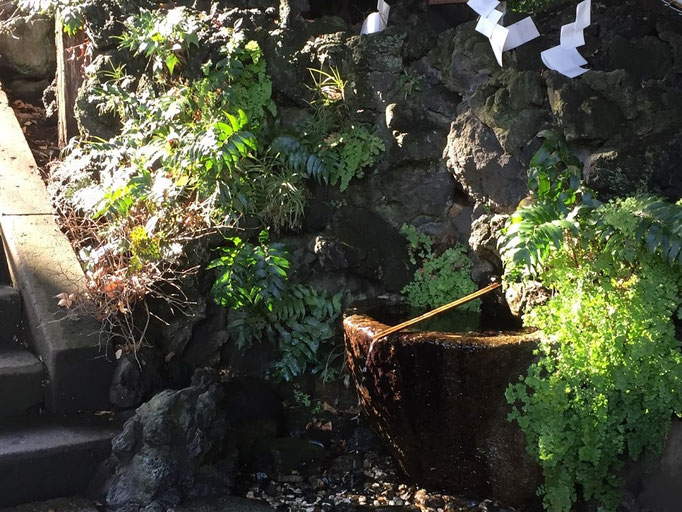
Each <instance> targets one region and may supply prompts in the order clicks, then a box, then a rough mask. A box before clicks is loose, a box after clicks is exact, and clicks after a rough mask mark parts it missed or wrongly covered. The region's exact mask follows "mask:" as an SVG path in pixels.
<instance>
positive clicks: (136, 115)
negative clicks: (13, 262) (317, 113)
mask: <svg viewBox="0 0 682 512" xmlns="http://www.w3.org/2000/svg"><path fill="white" fill-rule="evenodd" d="M212 15H213V14H211V15H206V14H201V13H197V12H194V11H191V10H189V9H184V8H174V9H170V10H168V11H155V12H150V11H144V10H142V11H141V12H140V13H139V14H136V15H135V16H132V17H131V18H129V19H128V20H126V22H125V27H126V30H125V31H124V33H123V35H122V36H121V38H120V42H121V50H122V51H128V52H130V53H131V58H132V57H134V56H136V55H137V56H138V57H140V58H142V59H145V60H148V61H149V66H147V68H146V70H145V72H144V73H143V74H142V75H141V76H131V75H128V74H127V73H126V68H125V65H117V64H116V63H113V62H112V65H111V71H109V72H106V73H104V74H103V76H102V77H101V78H102V80H106V81H105V82H104V83H102V84H101V85H100V86H99V87H96V88H95V89H94V90H92V91H91V98H92V101H94V102H95V104H96V105H97V106H98V108H99V109H100V111H102V112H112V113H114V114H115V115H116V116H117V117H118V119H119V120H120V124H121V129H120V133H119V134H118V135H116V136H114V137H112V138H111V139H109V140H94V141H88V142H85V143H82V144H81V145H80V146H79V147H76V149H75V151H74V152H73V155H72V156H73V157H74V158H77V157H79V156H85V157H87V161H88V162H90V164H91V165H92V168H91V169H90V172H89V173H88V174H87V175H81V178H80V179H78V180H76V181H75V182H72V183H70V185H69V186H70V190H69V191H65V192H63V194H62V195H61V196H60V197H61V199H62V204H61V205H60V207H61V209H62V211H63V212H65V214H66V215H67V217H68V218H71V219H74V218H75V217H76V215H78V216H81V217H84V219H85V221H83V220H79V221H77V222H76V223H69V222H68V221H67V224H68V226H67V229H69V230H70V231H71V234H72V238H75V239H76V240H77V241H78V242H77V245H78V246H79V247H78V248H79V250H80V254H81V256H82V258H83V262H84V265H85V267H86V271H87V276H88V278H89V292H90V293H89V295H90V299H91V303H92V304H94V308H95V311H94V314H95V316H97V317H98V318H99V319H100V320H103V321H104V322H105V323H111V324H112V327H111V330H112V331H117V332H118V334H119V335H121V336H123V338H124V339H125V340H127V341H128V343H129V344H130V345H131V346H132V347H133V348H135V347H137V346H138V345H139V343H141V342H142V340H143V338H144V334H145V332H146V328H145V326H144V324H143V325H142V326H141V327H140V328H137V327H135V322H134V321H133V318H134V316H133V309H134V306H135V305H136V304H138V303H140V302H142V301H144V299H145V297H147V296H151V297H158V298H161V299H163V300H165V301H167V302H169V303H170V304H171V305H172V306H173V308H174V309H177V308H179V309H182V306H183V304H184V305H186V299H184V298H183V295H182V290H181V288H180V287H179V286H178V284H177V282H175V281H176V279H177V278H178V277H179V276H182V275H183V274H184V272H185V270H182V269H181V267H180V258H181V256H182V253H183V248H184V246H185V244H186V243H187V242H188V241H189V240H193V239H196V238H197V237H201V236H202V235H204V234H206V233H209V232H211V231H212V230H215V229H216V228H220V227H225V226H235V225H237V224H238V223H239V221H240V219H241V218H243V217H244V216H247V215H248V216H256V217H258V218H261V219H263V222H272V223H273V224H274V227H275V229H281V228H284V227H288V226H289V225H290V224H291V225H297V224H298V222H299V221H300V215H301V212H302V209H303V206H302V201H303V198H304V195H303V193H302V192H301V191H300V188H297V187H301V180H300V179H299V177H298V176H296V175H294V174H293V173H290V172H289V170H288V168H287V167H286V166H285V165H284V164H282V163H280V162H279V160H274V159H272V158H267V155H266V156H262V155H259V146H258V135H259V134H260V132H261V130H262V128H261V126H262V124H263V123H264V122H265V116H266V113H267V112H274V104H273V103H272V100H271V99H270V91H271V81H270V79H269V77H268V76H267V74H266V73H265V67H264V66H265V64H264V62H263V61H262V58H261V57H262V55H261V53H260V49H259V48H258V45H257V44H256V43H254V42H250V41H247V40H246V39H245V38H244V36H243V35H242V34H241V33H240V32H239V31H238V30H237V29H228V28H221V29H220V30H221V34H222V36H223V37H224V38H225V40H226V41H227V42H225V43H224V44H223V45H222V47H221V48H219V50H218V51H217V53H219V54H220V56H221V60H219V61H218V62H216V63H215V64H214V63H212V62H211V61H208V60H207V61H205V62H204V63H203V65H201V66H199V67H197V66H195V67H194V68H192V69H188V66H186V64H187V63H188V59H189V55H190V52H191V51H194V50H195V49H196V47H197V41H204V40H205V39H206V38H207V37H209V36H211V37H213V35H214V34H213V32H214V27H215V20H212V19H211V18H210V16H212ZM218 41H220V39H218ZM212 44H215V43H212ZM247 90H253V91H256V92H257V94H256V93H254V95H253V96H249V98H248V99H249V101H246V100H245V97H246V93H245V92H244V91H247ZM249 115H251V116H252V118H253V120H252V119H250V118H249ZM167 285H170V286H167ZM169 290H170V291H169ZM118 298H120V300H117V299H118ZM144 308H146V306H144ZM121 315H122V316H123V317H124V318H120V317H121ZM145 323H146V322H145ZM121 330H123V331H124V332H123V333H121V332H120V331H121Z"/></svg>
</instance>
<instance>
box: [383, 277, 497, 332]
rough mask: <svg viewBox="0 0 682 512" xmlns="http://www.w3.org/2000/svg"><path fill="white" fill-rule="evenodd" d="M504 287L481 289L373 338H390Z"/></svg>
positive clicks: (495, 284)
mask: <svg viewBox="0 0 682 512" xmlns="http://www.w3.org/2000/svg"><path fill="white" fill-rule="evenodd" d="M500 286H502V285H501V284H500V283H493V284H491V285H488V286H486V287H485V288H481V289H480V290H478V291H476V292H474V293H472V294H471V295H467V296H466V297H462V298H461V299H457V300H456V301H454V302H451V303H450V304H445V306H441V307H439V308H436V309H434V310H432V311H429V312H428V313H424V314H423V315H421V316H418V317H417V318H413V319H412V320H408V321H407V322H403V323H402V324H398V325H396V326H393V327H389V328H388V329H386V330H385V331H381V332H380V333H378V334H375V335H374V336H373V337H372V340H373V341H377V340H378V339H381V338H384V337H386V336H388V335H389V334H393V333H394V332H398V331H402V330H403V329H405V328H406V327H410V326H411V325H414V324H417V323H419V322H421V321H423V320H426V319H427V318H431V317H432V316H436V315H438V314H440V313H442V312H443V311H447V310H448V309H452V308H456V307H457V306H461V305H462V304H466V303H467V302H471V301H472V300H474V299H478V298H479V297H480V296H482V295H485V294H486V293H488V292H491V291H493V290H496V289H497V288H499V287H500Z"/></svg>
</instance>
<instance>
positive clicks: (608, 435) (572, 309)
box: [500, 132, 682, 512]
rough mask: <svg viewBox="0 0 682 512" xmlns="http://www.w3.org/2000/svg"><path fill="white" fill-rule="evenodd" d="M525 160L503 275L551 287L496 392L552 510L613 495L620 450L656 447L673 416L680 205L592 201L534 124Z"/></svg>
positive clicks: (614, 498)
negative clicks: (526, 360)
mask: <svg viewBox="0 0 682 512" xmlns="http://www.w3.org/2000/svg"><path fill="white" fill-rule="evenodd" d="M540 135H541V136H543V137H544V138H545V143H544V144H543V146H542V148H541V149H540V151H539V152H538V153H537V155H536V156H535V158H534V159H533V161H532V162H531V169H530V173H529V187H530V189H531V190H532V191H533V199H534V202H533V204H531V205H529V206H524V207H522V208H520V209H518V210H517V211H516V212H515V213H514V214H513V215H512V216H511V218H510V220H509V222H508V224H507V228H506V233H505V235H504V236H503V237H502V238H501V240H500V249H501V254H502V257H503V261H504V263H505V272H506V274H505V279H506V280H507V282H509V281H512V280H520V281H523V280H527V279H536V280H539V281H541V282H542V283H543V285H544V286H546V287H548V288H550V289H551V290H553V292H554V294H553V297H552V298H551V299H550V300H549V302H548V303H546V304H544V305H542V306H538V307H536V308H535V309H533V310H532V311H530V312H527V314H526V315H525V318H524V320H525V323H526V324H527V325H529V326H533V327H537V328H539V329H541V331H542V333H543V336H542V341H541V344H540V348H539V350H538V355H539V359H538V361H537V362H536V363H535V364H533V365H532V366H531V367H530V368H529V370H528V372H527V374H526V375H525V376H524V377H522V378H521V379H520V381H519V382H518V383H514V384H512V385H510V387H509V388H508V390H507V398H508V400H509V402H510V403H511V404H512V406H513V412H512V413H511V416H510V419H511V420H514V421H517V422H518V424H519V425H520V427H521V428H522V430H523V431H524V432H525V434H526V437H527V442H528V450H529V453H531V454H532V455H533V456H535V457H536V458H537V460H538V461H539V463H540V465H541V467H542V469H543V474H544V479H545V483H544V485H543V486H542V487H541V488H540V489H539V493H540V494H541V495H542V496H543V497H544V505H545V508H546V509H547V510H551V511H552V512H555V511H558V512H563V511H569V510H571V509H572V507H573V504H574V503H575V502H576V500H577V499H578V498H579V497H581V496H582V498H583V499H585V500H596V501H597V502H599V503H600V505H601V509H602V510H615V509H616V508H617V506H618V503H619V501H620V487H621V485H622V478H621V477H620V470H621V469H622V467H623V457H624V456H629V457H630V458H632V459H637V458H638V457H640V455H641V454H642V453H643V452H646V451H649V452H653V453H657V452H659V451H660V449H661V447H662V443H663V441H664V439H665V436H666V433H667V431H668V428H669V426H670V423H671V418H672V417H673V415H678V416H679V415H681V414H682V355H681V353H680V348H679V342H678V340H676V339H675V329H674V325H673V322H672V316H673V314H675V313H676V311H678V308H679V306H680V303H681V302H682V272H680V266H679V264H680V263H682V254H681V250H680V247H682V245H681V244H682V206H680V205H679V204H677V205H676V204H671V203H668V202H666V201H665V200H663V199H661V198H657V197H653V196H642V197H633V198H628V199H620V200H614V201H611V202H609V203H606V204H602V203H600V202H599V201H597V200H596V199H594V197H593V194H592V192H591V191H590V190H589V189H588V188H587V187H585V186H584V185H583V184H582V183H581V181H580V171H581V169H580V163H579V161H578V160H577V159H576V158H575V157H574V156H572V155H571V154H570V151H569V150H568V148H567V146H566V144H565V142H563V140H561V139H560V138H558V137H557V136H555V135H553V134H551V133H548V132H543V133H541V134H540Z"/></svg>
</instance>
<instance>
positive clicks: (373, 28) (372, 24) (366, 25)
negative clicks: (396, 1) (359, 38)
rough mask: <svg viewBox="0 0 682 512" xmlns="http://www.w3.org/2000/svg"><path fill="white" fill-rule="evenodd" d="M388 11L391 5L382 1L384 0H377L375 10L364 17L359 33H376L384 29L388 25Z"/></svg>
mask: <svg viewBox="0 0 682 512" xmlns="http://www.w3.org/2000/svg"><path fill="white" fill-rule="evenodd" d="M390 12H391V6H390V5H388V4H387V3H386V2H384V0H378V2H377V12H373V13H372V14H370V15H369V16H367V17H366V18H365V21H363V22H362V29H361V30H360V34H361V35H365V34H376V33H377V32H381V31H382V30H385V29H386V26H387V25H388V15H389V13H390Z"/></svg>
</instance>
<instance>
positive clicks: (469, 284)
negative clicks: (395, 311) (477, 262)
mask: <svg viewBox="0 0 682 512" xmlns="http://www.w3.org/2000/svg"><path fill="white" fill-rule="evenodd" d="M401 233H403V234H404V235H405V236H406V237H407V239H408V241H409V242H410V259H411V260H412V261H413V263H414V262H415V261H416V257H419V258H420V260H421V262H422V266H421V268H419V269H418V270H417V271H416V272H415V274H414V278H413V279H412V282H410V283H409V284H408V285H407V286H405V287H404V288H403V290H402V293H403V294H404V295H405V296H406V297H407V301H408V303H409V304H410V306H412V307H414V308H419V309H426V308H435V307H438V306H442V305H443V304H447V303H448V302H452V301H453V300H455V299H458V298H460V297H464V296H466V295H469V294H471V293H473V292H474V291H476V284H475V283H474V282H473V281H472V280H471V277H470V274H471V260H470V259H469V257H468V256H467V251H466V248H465V247H464V246H462V245H456V246H454V247H450V248H449V249H446V250H445V251H444V252H443V253H442V254H440V255H437V254H436V253H435V252H434V251H433V249H432V246H433V245H432V244H433V243H432V241H431V239H430V238H429V237H428V236H426V235H424V234H423V233H420V232H418V231H417V230H416V228H415V227H413V226H408V225H403V227H402V228H401ZM480 305H481V301H480V300H475V301H471V302H468V303H467V304H464V305H462V306H461V307H460V311H478V310H479V309H480Z"/></svg>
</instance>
